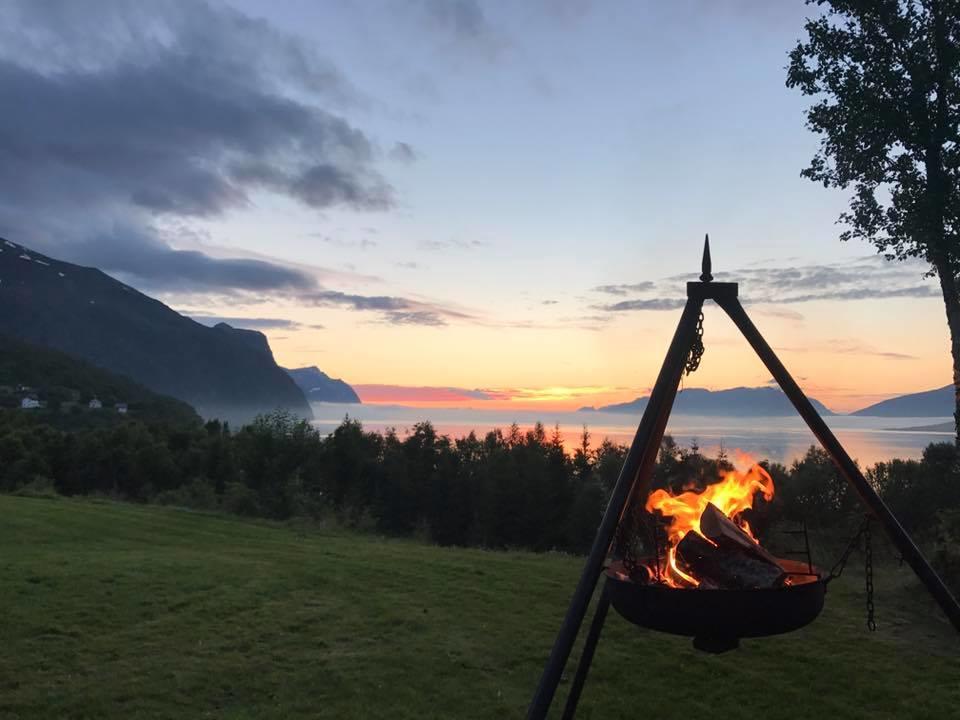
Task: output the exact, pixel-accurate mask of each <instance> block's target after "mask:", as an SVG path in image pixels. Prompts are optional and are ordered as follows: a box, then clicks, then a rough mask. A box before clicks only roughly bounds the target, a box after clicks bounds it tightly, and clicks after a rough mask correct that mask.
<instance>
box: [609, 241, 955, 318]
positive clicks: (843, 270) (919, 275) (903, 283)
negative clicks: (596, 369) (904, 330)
mask: <svg viewBox="0 0 960 720" xmlns="http://www.w3.org/2000/svg"><path fill="white" fill-rule="evenodd" d="M927 269H928V266H927V265H926V263H923V262H922V261H919V260H910V261H906V262H889V261H886V260H884V259H883V258H882V257H880V256H866V257H861V258H857V259H856V260H853V261H847V262H839V263H834V264H832V265H796V266H787V267H752V266H751V267H745V268H740V269H737V270H732V271H728V272H716V273H714V278H715V279H716V280H717V281H721V282H739V283H740V295H741V301H742V302H743V303H744V304H745V305H750V306H751V308H753V307H757V308H758V309H757V310H756V312H766V313H768V314H779V315H780V316H782V317H786V318H789V319H794V320H802V319H803V316H802V315H800V314H799V313H794V312H792V311H789V310H785V309H774V308H771V307H769V306H779V305H793V304H799V303H806V302H816V301H823V300H827V301H840V302H847V301H856V300H875V299H885V298H927V297H937V296H938V294H939V293H938V290H937V289H936V287H935V286H934V284H933V283H932V282H926V283H924V282H923V278H924V276H925V274H926V271H927ZM696 279H697V274H696V273H689V274H684V275H674V276H671V277H667V278H663V279H662V280H657V281H648V282H642V283H637V284H635V285H600V286H597V287H595V288H593V292H595V293H601V294H607V295H621V294H628V293H629V292H643V293H646V294H648V295H656V296H657V297H653V298H647V299H637V300H624V301H621V302H617V303H612V304H595V305H592V307H593V308H594V309H599V310H603V311H605V312H626V311H642V310H674V309H676V308H679V307H682V306H683V304H684V302H685V300H684V299H683V298H684V296H685V295H686V288H685V285H686V283H687V282H688V281H692V280H696ZM758 306H759V307H758ZM762 306H768V307H762Z"/></svg>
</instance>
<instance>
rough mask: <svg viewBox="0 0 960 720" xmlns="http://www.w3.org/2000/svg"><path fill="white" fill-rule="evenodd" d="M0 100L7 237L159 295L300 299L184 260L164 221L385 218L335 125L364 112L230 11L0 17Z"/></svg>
mask: <svg viewBox="0 0 960 720" xmlns="http://www.w3.org/2000/svg"><path fill="white" fill-rule="evenodd" d="M0 94H2V96H3V97H4V98H5V100H6V102H5V103H4V111H3V112H2V113H0V232H4V233H5V234H7V235H9V236H11V237H16V238H18V239H21V240H22V241H23V242H25V243H27V244H30V245H32V246H35V247H37V248H38V249H39V250H42V251H45V252H50V253H51V254H54V253H59V254H60V255H61V256H68V257H71V258H72V259H75V260H83V259H85V258H86V261H87V262H94V260H93V259H94V258H96V261H97V262H101V261H103V260H104V259H105V258H106V260H107V262H106V263H105V264H106V265H108V267H109V269H111V270H113V271H116V272H121V273H125V274H127V275H129V276H134V277H142V278H144V279H146V280H148V281H149V282H150V283H151V284H153V285H154V286H163V285H164V284H165V283H168V284H169V286H171V287H177V288H181V287H184V286H186V285H188V284H192V285H193V287H194V288H195V289H198V290H202V289H218V288H220V289H225V288H240V289H244V290H262V289H267V288H289V287H291V286H297V284H298V283H302V278H298V277H297V275H296V272H295V271H290V270H289V269H287V268H283V267H282V266H281V265H280V264H276V265H273V266H272V267H269V266H270V265H271V264H270V263H266V262H261V263H259V264H251V263H249V262H248V261H241V260H222V259H219V258H213V257H211V256H209V255H206V254H204V253H200V252H185V251H180V250H177V249H176V247H175V239H174V245H173V246H170V245H171V244H170V238H168V237H166V236H164V235H162V234H161V233H159V232H158V230H157V227H158V225H161V224H163V223H164V222H170V221H186V222H189V221H191V220H193V219H197V218H216V217H221V216H223V215H225V214H227V213H229V212H231V211H233V210H235V209H238V208H244V207H247V206H249V205H251V203H252V202H253V200H252V198H253V196H254V195H255V194H257V193H262V192H269V193H274V194H278V195H281V196H285V197H287V198H290V199H292V200H294V201H296V202H298V203H300V204H302V205H304V206H306V207H309V208H315V209H321V210H325V209H328V208H349V209H353V210H355V211H359V212H372V211H383V210H387V209H390V208H391V207H393V206H394V204H395V193H394V190H393V188H392V187H391V186H390V184H389V183H388V182H387V180H386V179H385V178H384V177H383V175H382V174H381V173H380V171H379V168H378V163H379V159H380V155H379V153H378V151H377V149H376V143H375V142H374V141H373V140H372V139H371V138H370V137H368V136H367V134H366V133H365V132H363V131H362V130H361V129H359V128H357V127H355V126H353V125H352V124H351V123H349V122H348V121H347V120H346V119H345V118H344V117H342V116H341V115H340V114H339V109H340V108H342V107H345V106H348V105H351V104H357V103H360V102H361V99H360V98H359V96H358V94H357V93H356V91H355V90H354V89H353V88H352V86H351V85H350V83H349V82H348V81H347V80H346V79H345V78H344V76H343V75H342V73H340V71H339V70H338V69H337V68H336V67H334V66H333V65H332V64H331V63H329V62H328V61H326V60H325V59H323V58H321V57H319V56H318V55H317V54H316V52H315V51H314V50H313V49H312V48H311V47H309V46H307V45H306V44H305V43H303V42H301V41H299V40H298V39H296V38H295V37H293V36H289V35H287V34H284V33H282V32H280V31H278V30H277V29H275V28H274V27H273V26H271V25H270V24H269V23H267V22H266V21H263V20H258V19H254V18H251V17H248V16H246V15H244V14H242V13H240V12H238V11H236V10H233V9H230V8H228V7H225V6H220V5H213V4H210V3H206V2H202V1H197V2H185V1H184V2H181V1H178V0H172V1H170V2H157V3H128V2H122V1H120V0H115V1H110V0H104V1H102V2H96V3H83V4H76V3H35V2H30V1H29V0H21V1H19V2H17V1H14V2H10V3H5V4H4V5H3V7H2V8H0ZM411 152H412V150H411ZM69 246H74V249H73V250H70V249H69ZM64 248H68V249H66V250H64Z"/></svg>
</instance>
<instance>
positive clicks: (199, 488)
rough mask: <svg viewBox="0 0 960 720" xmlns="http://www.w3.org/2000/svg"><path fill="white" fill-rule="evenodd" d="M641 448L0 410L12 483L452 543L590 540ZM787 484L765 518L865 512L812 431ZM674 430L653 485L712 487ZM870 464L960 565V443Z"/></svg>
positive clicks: (950, 564) (717, 462)
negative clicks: (95, 424) (95, 422)
mask: <svg viewBox="0 0 960 720" xmlns="http://www.w3.org/2000/svg"><path fill="white" fill-rule="evenodd" d="M626 452H627V448H626V447H625V446H623V445H619V444H616V443H613V442H611V441H610V440H607V439H604V440H602V441H601V442H599V443H597V444H593V443H591V438H590V434H589V432H588V431H587V429H586V428H585V429H584V431H583V434H582V436H581V437H580V438H579V443H578V445H577V446H576V447H575V448H574V450H573V452H568V451H567V450H566V449H565V446H564V440H563V437H562V435H561V434H560V431H559V429H556V428H555V429H553V430H552V431H548V430H547V429H546V428H545V427H544V426H543V425H541V424H537V425H535V426H534V427H533V428H532V429H529V430H526V431H522V430H521V429H520V428H519V427H517V426H516V425H513V426H511V427H510V428H508V429H507V430H506V431H502V430H493V431H490V432H488V433H486V434H485V435H483V436H478V435H477V434H475V433H470V434H469V435H466V436H465V437H461V438H456V439H453V438H450V437H448V436H446V435H443V434H440V433H438V432H437V431H436V429H435V428H434V427H433V425H431V424H430V423H429V422H422V423H418V424H416V425H415V426H414V427H413V428H412V430H411V431H410V432H409V433H407V434H406V435H405V436H403V437H401V436H400V435H399V434H398V433H397V432H395V431H393V430H388V431H386V432H382V433H381V432H371V431H368V430H365V429H364V428H363V426H362V424H361V423H360V422H359V421H357V420H352V419H349V418H348V419H345V420H344V421H343V422H342V423H341V424H340V425H339V426H338V427H337V428H336V429H335V430H334V431H333V432H332V433H330V434H329V435H323V434H321V433H320V432H318V431H317V429H315V428H314V427H312V426H311V425H310V424H309V423H308V422H306V421H303V420H299V419H297V418H296V417H294V416H292V415H290V414H287V413H285V412H276V413H272V414H269V415H263V416H260V417H258V418H257V419H256V420H255V421H254V422H253V423H251V424H250V425H247V426H244V427H242V428H240V429H239V430H236V431H233V430H231V428H230V427H229V426H228V425H226V424H225V423H221V422H219V421H216V420H215V421H211V422H207V423H206V424H199V423H194V424H170V423H153V424H148V423H143V422H139V421H130V422H126V423H119V424H116V425H114V426H112V427H103V428H89V429H83V430H75V431H72V432H68V431H64V430H60V429H58V428H55V427H52V426H49V425H46V424H42V423H40V422H36V421H34V420H32V419H31V417H29V416H28V415H27V414H25V413H17V412H12V411H0V491H2V492H8V493H14V492H19V493H22V494H31V493H44V492H56V493H58V494H63V495H91V494H96V495H103V496H108V497H112V498H116V499H119V500H125V501H130V502H155V503H162V504H171V505H179V506H185V507H190V508H195V509H201V510H218V511H225V512H229V513H234V514H239V515H245V516H251V517H262V518H269V519H274V520H287V519H290V518H293V517H310V518H314V519H317V520H328V519H331V518H334V519H335V520H336V521H337V522H338V523H341V524H344V525H347V526H351V527H356V528H360V529H364V530H372V531H377V532H381V533H385V534H390V535H399V536H417V537H420V538H423V539H425V540H428V541H431V542H435V543H438V544H442V545H464V546H477V547H486V548H525V549H531V550H535V551H545V550H562V551H569V552H575V553H582V552H585V551H586V550H587V549H588V548H589V546H590V543H591V541H592V540H593V536H594V533H595V532H596V529H597V525H598V523H599V520H600V517H601V515H602V512H603V509H604V507H605V505H606V501H607V498H608V496H609V493H610V491H611V490H612V488H613V486H614V484H615V482H616V479H617V476H618V474H619V472H620V467H621V466H622V464H623V460H624V458H625V456H626ZM762 464H763V465H764V467H765V468H766V469H767V471H768V472H769V473H770V475H771V477H772V478H773V480H774V484H775V487H776V494H775V496H774V500H773V502H772V503H770V504H769V505H766V506H764V507H763V508H762V511H761V513H760V515H761V517H759V518H757V523H756V527H758V528H759V529H760V530H761V531H762V530H763V529H764V528H766V527H769V526H772V525H775V524H776V523H777V522H779V521H805V522H806V523H807V524H809V525H812V526H821V527H827V528H834V527H850V528H853V527H855V526H856V524H857V522H858V519H859V516H861V515H862V512H863V511H862V507H861V505H860V504H859V500H858V499H857V498H856V496H855V494H854V492H853V490H852V489H851V488H850V487H849V486H848V484H847V483H846V482H845V481H844V480H843V478H842V477H841V476H840V475H839V474H838V472H837V470H836V468H835V467H834V465H833V463H832V462H831V460H830V459H829V457H828V456H827V454H826V453H825V452H824V451H823V450H821V449H819V448H815V447H811V448H810V449H809V450H808V451H807V452H806V454H805V455H804V456H803V457H801V458H798V459H797V460H795V461H794V462H792V463H791V464H790V465H783V464H779V463H771V462H766V461H764V462H763V463H762ZM732 467H733V466H732V465H731V464H730V462H729V459H728V458H727V456H726V454H725V453H724V452H723V451H722V450H721V452H720V453H719V454H718V455H717V456H716V457H708V456H706V455H705V454H704V453H703V452H701V450H700V448H698V447H697V446H696V445H695V444H694V445H693V446H692V447H689V448H688V447H681V446H679V445H678V444H677V443H676V442H674V440H673V439H672V438H671V437H669V436H667V437H665V438H664V440H663V444H662V446H661V448H660V452H659V456H658V459H657V464H656V467H655V471H654V487H670V488H671V489H673V490H674V491H680V490H683V489H688V488H691V487H703V486H705V485H706V484H708V483H710V482H713V481H715V480H716V479H717V478H718V477H719V476H720V473H721V471H724V470H729V469H732ZM866 475H867V478H868V479H869V480H870V482H871V483H873V485H874V487H875V488H876V489H877V490H878V492H880V494H881V496H882V497H883V498H884V500H885V501H886V502H887V503H888V504H889V505H890V506H891V508H892V509H893V511H894V512H895V513H896V514H897V516H898V518H899V519H900V521H901V523H902V524H903V525H904V527H906V528H907V530H908V531H910V532H911V533H913V534H914V535H915V536H916V537H917V538H918V539H919V540H921V541H927V542H929V543H931V544H932V545H933V546H935V547H936V548H937V552H938V553H939V554H942V555H943V557H942V558H940V559H939V561H938V562H939V564H940V566H941V567H942V568H944V569H945V571H948V572H949V573H951V574H954V575H955V576H960V572H958V570H960V568H958V560H960V558H958V557H957V547H958V544H957V540H958V539H960V478H958V471H957V452H956V448H955V446H954V445H953V444H952V443H942V444H934V445H930V446H929V447H928V448H927V449H926V450H925V452H924V454H923V457H922V458H921V459H920V460H893V461H890V462H884V463H878V464H877V465H875V466H873V467H871V468H869V469H868V470H867V472H866Z"/></svg>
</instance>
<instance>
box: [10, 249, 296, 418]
mask: <svg viewBox="0 0 960 720" xmlns="http://www.w3.org/2000/svg"><path fill="white" fill-rule="evenodd" d="M0 334H3V335H8V336H12V337H16V338H20V339H22V340H26V341H27V342H31V343H35V344H37V345H43V346H46V347H51V348H55V349H57V350H61V351H63V352H66V353H69V354H70V355H73V356H75V357H78V358H82V359H84V360H87V361H88V362H90V363H92V364H94V365H97V366H99V367H101V368H105V369H107V370H110V371H113V372H115V373H119V374H121V375H125V376H127V377H129V378H131V379H133V380H135V381H136V382H138V383H141V384H143V385H145V386H146V387H148V388H150V389H151V390H153V391H155V392H159V393H163V394H165V395H171V396H173V397H175V398H179V399H181V400H184V401H186V402H188V403H190V404H191V405H193V406H194V408H196V410H197V411H198V412H199V413H200V414H201V415H203V416H204V417H221V418H225V419H229V420H231V421H232V422H242V421H246V420H249V419H250V418H252V417H253V416H254V415H255V414H257V413H259V412H264V411H269V410H274V409H276V408H285V409H287V410H290V411H292V412H294V413H296V414H298V415H301V416H303V417H307V418H312V417H313V415H312V413H311V411H310V406H309V404H308V403H307V401H306V398H305V397H304V395H303V393H302V392H301V391H300V388H298V387H297V385H296V383H294V382H293V380H291V379H290V377H289V376H288V375H287V374H286V373H285V372H284V371H283V369H282V368H280V367H279V366H278V365H277V363H276V362H275V361H274V359H273V354H272V353H271V352H270V347H269V345H268V344H267V340H266V338H265V337H264V336H263V335H262V334H261V333H258V332H255V331H252V330H237V329H235V328H231V327H230V326H229V325H220V326H218V327H214V328H210V327H205V326H204V325H201V324H199V323H197V322H194V321H193V320H191V319H189V318H186V317H184V316H183V315H180V314H179V313H177V312H175V311H173V310H171V309H170V308H169V307H167V306H166V305H164V304H163V303H162V302H160V301H158V300H154V299H153V298H150V297H147V296H146V295H144V294H142V293H140V292H137V291H136V290H134V289H133V288H131V287H129V286H127V285H124V284H123V283H121V282H119V281H117V280H115V279H113V278H112V277H110V276H108V275H106V274H105V273H103V272H101V271H100V270H97V269H94V268H86V267H80V266H78V265H73V264H71V263H66V262H61V261H59V260H54V259H53V258H49V257H46V256H44V255H41V254H39V253H36V252H33V251H32V250H29V249H27V248H25V247H22V246H19V245H16V244H14V243H12V242H10V241H7V240H3V239H0Z"/></svg>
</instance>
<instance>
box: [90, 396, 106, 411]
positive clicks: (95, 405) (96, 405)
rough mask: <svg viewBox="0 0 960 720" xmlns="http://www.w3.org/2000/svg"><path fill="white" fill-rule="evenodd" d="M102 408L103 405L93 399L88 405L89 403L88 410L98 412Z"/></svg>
mask: <svg viewBox="0 0 960 720" xmlns="http://www.w3.org/2000/svg"><path fill="white" fill-rule="evenodd" d="M102 407H103V403H102V402H100V401H99V400H98V399H97V398H94V399H93V400H91V401H90V403H89V408H90V409H91V410H99V409H100V408H102Z"/></svg>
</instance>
